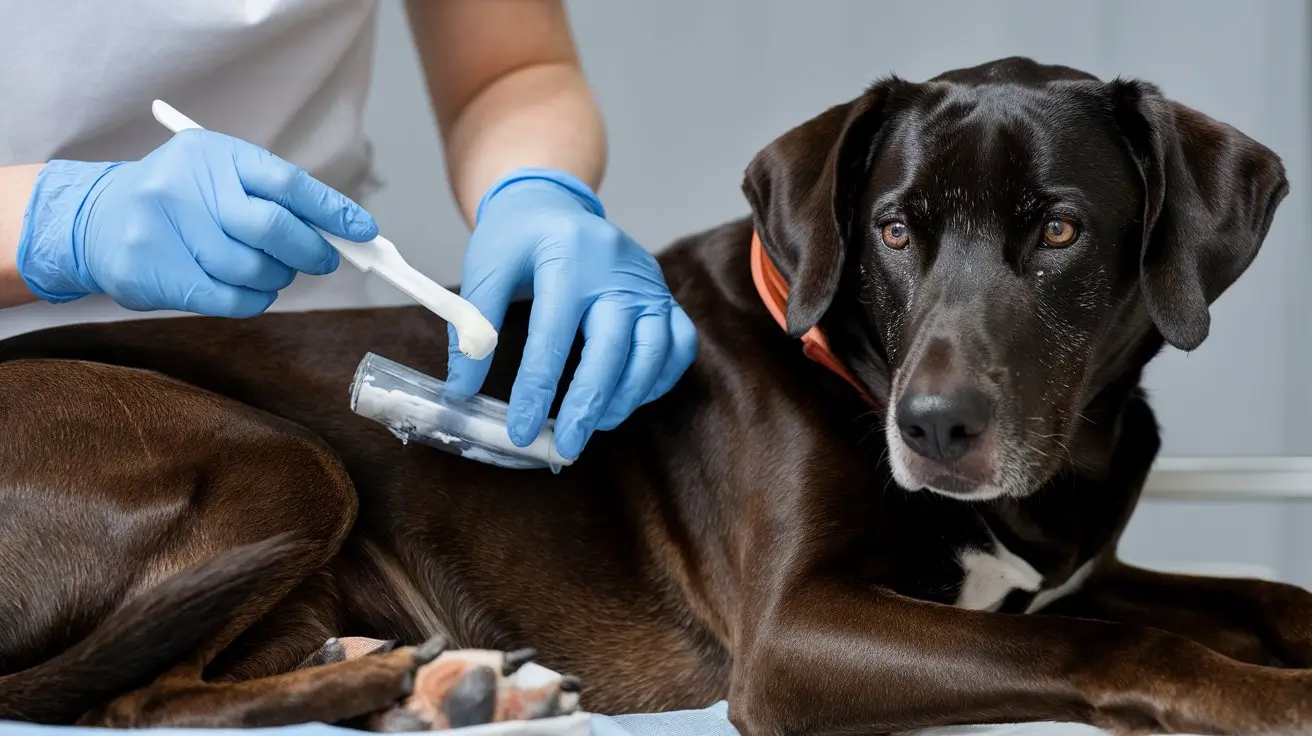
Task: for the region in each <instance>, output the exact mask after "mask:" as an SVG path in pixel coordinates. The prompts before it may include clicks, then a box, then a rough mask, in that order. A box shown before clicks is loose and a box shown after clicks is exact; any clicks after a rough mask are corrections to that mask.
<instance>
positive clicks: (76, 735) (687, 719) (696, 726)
mask: <svg viewBox="0 0 1312 736" xmlns="http://www.w3.org/2000/svg"><path fill="white" fill-rule="evenodd" d="M728 712H729V706H728V704H727V703H723V702H720V703H717V704H715V705H713V706H711V707H710V708H707V709H705V710H689V711H678V712H672V713H654V714H640V715H627V716H592V718H591V723H590V724H589V725H590V727H591V729H590V730H591V732H592V736H738V732H737V731H736V730H735V729H734V727H733V726H732V725H730V724H729V720H728ZM539 723H540V722H539ZM500 725H508V724H500ZM486 728H487V727H480V728H474V729H464V730H462V731H460V733H462V734H463V733H465V732H466V731H468V732H469V733H470V734H471V735H472V734H474V733H476V732H482V731H484V730H485V729H486ZM501 732H502V733H504V732H505V731H504V730H502V731H501ZM524 732H525V733H526V734H527V733H532V734H537V733H539V731H538V730H537V729H535V728H534V727H533V726H532V725H531V724H526V728H525V729H524ZM107 733H112V732H109V731H106V730H102V729H95V728H78V727H72V726H33V725H29V724H25V723H13V722H6V721H0V734H3V735H4V736H104V734H107ZM359 733H360V732H359V731H355V730H351V729H345V728H339V727H337V726H328V725H324V724H321V723H307V724H304V725H300V726H284V727H280V728H257V729H249V728H247V729H238V728H214V729H203V730H198V729H188V728H161V729H152V730H151V731H150V734H151V736H197V735H198V734H203V736H343V734H359Z"/></svg>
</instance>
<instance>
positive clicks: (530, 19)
mask: <svg viewBox="0 0 1312 736" xmlns="http://www.w3.org/2000/svg"><path fill="white" fill-rule="evenodd" d="M407 11H408V15H409V19H410V24H411V28H412V31H413V36H414V38H415V42H416V45H417V47H418V50H419V54H420V58H421V61H422V65H423V68H424V72H425V76H426V80H427V84H428V89H429V93H430V97H431V101H432V106H433V109H434V110H435V113H436V117H437V123H438V129H439V131H440V134H441V136H442V140H443V143H444V146H445V151H446V162H447V172H446V173H447V177H448V179H449V181H450V184H451V190H452V192H453V193H454V196H455V198H456V200H457V202H458V204H459V206H460V209H461V212H462V213H463V215H464V217H465V218H466V221H467V223H468V224H469V226H470V227H471V229H472V236H471V238H470V242H469V246H468V249H467V251H466V254H465V260H464V262H463V267H462V284H463V286H462V292H461V293H462V295H463V296H465V298H467V299H469V300H470V301H471V302H472V303H473V304H474V305H475V306H476V307H478V308H479V309H480V311H482V312H483V314H484V315H485V316H486V317H487V318H488V319H489V320H490V321H491V322H492V323H493V325H494V326H495V327H497V328H500V326H501V322H502V320H503V319H504V314H505V311H506V308H507V306H508V304H509V303H510V301H511V299H512V298H513V297H514V296H515V294H516V292H520V291H525V292H526V291H530V290H531V292H532V294H533V305H532V309H531V312H532V316H531V318H530V330H529V337H528V344H527V345H526V347H525V353H524V358H523V361H522V362H521V365H520V369H519V372H518V374H517V377H516V380H515V384H514V388H513V390H512V393H511V401H510V403H511V409H510V421H509V432H510V436H511V439H512V440H514V441H515V442H516V443H517V444H522V445H527V444H528V443H529V442H531V441H532V440H533V438H534V437H536V436H537V434H538V432H539V431H540V429H541V427H542V424H543V422H544V421H545V419H546V417H547V412H548V410H549V407H550V406H551V403H552V400H553V398H554V397H555V395H556V392H557V390H558V384H559V383H560V382H561V378H562V372H563V370H564V361H565V358H566V355H567V354H568V352H569V348H570V345H571V343H572V342H573V340H574V339H575V337H576V335H577V334H578V333H579V331H580V330H581V331H582V333H583V336H584V339H585V348H584V354H583V359H582V362H581V364H580V366H579V368H578V369H577V371H576V372H575V374H574V376H573V377H572V379H571V381H570V384H569V388H568V390H567V392H566V395H565V399H564V402H563V404H562V407H561V410H560V412H559V416H558V419H557V429H556V443H557V449H558V451H559V452H560V453H561V454H562V455H565V456H568V457H576V456H577V455H578V454H579V453H580V452H581V451H582V450H583V447H584V445H585V443H586V442H587V440H588V438H589V437H590V436H591V435H592V433H593V432H594V431H597V430H598V429H601V430H605V429H610V428H613V427H615V426H616V425H618V424H619V423H620V422H621V421H623V420H624V419H625V418H626V417H627V416H628V415H629V414H630V413H631V412H632V411H633V410H634V409H636V408H637V407H638V406H640V405H642V404H644V403H646V402H648V401H651V400H652V399H654V398H656V397H658V396H660V395H662V394H663V393H665V392H666V391H668V390H669V389H670V388H671V387H672V386H673V385H674V383H675V382H676V381H677V380H678V378H679V377H680V376H681V375H682V373H683V372H684V371H685V370H686V368H687V367H688V365H689V364H690V363H691V361H692V359H693V356H694V354H695V352H696V331H695V329H694V328H693V325H692V323H691V321H690V320H689V319H688V317H687V315H686V314H685V313H684V312H683V310H682V309H681V308H680V307H679V306H678V304H677V303H675V301H674V299H673V297H672V296H671V294H670V291H669V288H668V287H667V286H666V284H665V281H664V277H663V276H662V274H661V271H660V268H659V267H658V266H657V264H656V261H655V259H654V258H653V257H652V256H651V255H650V254H649V253H647V252H646V251H645V250H644V249H643V248H642V247H641V246H639V245H638V244H637V243H635V242H634V241H633V240H632V239H631V238H629V237H628V236H627V235H626V234H625V233H624V232H623V231H621V230H620V229H619V228H618V227H616V226H615V225H614V224H612V223H610V222H609V221H608V220H606V219H605V211H604V208H603V207H602V204H601V202H600V201H599V200H598V198H597V195H596V193H595V189H596V188H597V187H598V186H599V184H600V181H601V178H602V174H603V170H604V168H605V160H606V142H605V131H604V127H603V124H602V121H601V117H600V114H599V112H598V110H597V107H596V104H595V102H594V100H593V96H592V93H591V90H590V89H589V87H588V84H587V82H586V80H585V79H584V76H583V74H582V71H581V69H580V67H579V61H578V57H577V52H576V49H575V46H574V41H573V38H572V34H571V31H570V28H569V23H568V18H567V15H566V12H565V9H564V7H563V6H562V3H561V1H560V0H409V2H408V4H407ZM376 13H377V7H376V5H375V2H373V0H244V1H243V2H237V1H235V0H234V1H227V2H202V3H180V2H176V0H118V1H117V2H112V3H106V2H99V1H98V0H83V1H81V2H60V3H37V2H33V3H21V2H15V3H4V4H3V5H0V62H2V66H0V68H3V69H4V71H3V72H0V99H3V100H4V101H5V115H4V116H3V117H2V118H0V308H4V311H2V312H0V337H3V336H5V335H11V334H16V333H17V332H22V331H27V330H31V329H36V328H39V327H44V326H49V325H55V324H62V323H69V322H82V321H93V320H109V319H123V318H126V317H138V316H141V313H142V312H146V311H155V310H164V311H163V312H161V313H168V312H174V313H177V312H183V313H195V314H205V315H212V316H222V317H231V318H245V317H251V316H254V315H257V314H260V313H262V312H264V311H265V310H267V309H270V308H276V309H312V308H316V307H327V306H338V305H341V304H343V303H351V302H352V298H353V295H355V296H357V297H359V299H358V301H359V302H360V303H365V302H367V299H365V298H364V295H363V290H364V286H365V281H364V279H363V276H362V274H359V273H358V272H355V271H354V270H353V269H350V268H340V269H339V268H338V267H339V265H340V262H339V258H338V256H337V254H336V251H335V250H333V249H332V248H331V247H330V246H329V245H328V244H327V242H326V241H324V239H323V238H322V237H320V236H319V235H318V234H317V233H316V232H314V230H313V229H312V228H311V227H309V224H313V225H315V226H318V227H320V228H322V229H323V230H325V231H328V232H331V233H333V234H335V235H338V236H340V237H343V238H348V239H351V240H357V241H362V240H367V239H369V238H372V237H373V236H374V235H376V234H377V225H376V224H375V222H374V220H373V218H372V217H371V216H370V215H369V213H368V212H367V211H365V210H364V209H363V208H362V207H361V206H360V205H359V204H357V203H356V202H355V200H356V199H358V198H360V196H361V192H362V189H363V187H364V186H365V184H366V182H368V181H369V173H370V172H369V167H370V161H369V153H368V151H369V149H368V145H367V141H366V140H365V137H364V135H363V133H362V130H361V120H362V108H363V105H364V100H365V98H366V93H367V91H368V81H369V77H370V65H371V63H372V53H373V34H374V27H375V22H376ZM154 98H161V99H165V100H168V101H169V102H170V103H172V104H174V105H175V106H176V107H178V108H179V109H181V110H182V111H184V112H185V113H186V114H187V115H188V116H190V117H192V118H194V119H196V120H198V121H202V123H203V124H204V125H205V126H206V127H207V128H210V129H213V130H222V131H224V132H225V134H220V133H217V132H210V131H184V132H182V133H179V134H177V135H175V136H172V137H171V138H167V140H166V142H164V143H162V144H160V143H159V141H160V139H161V138H163V137H164V136H166V135H167V134H166V133H165V134H161V133H160V130H161V129H160V128H159V127H158V126H157V125H156V124H155V123H154V122H153V121H152V120H150V119H149V109H150V101H151V100H152V99H154ZM307 223H309V224H307ZM300 274H307V275H310V276H311V277H309V278H307V277H306V276H299V275H300ZM275 302H276V305H277V306H276V307H275V306H274V305H275ZM451 342H452V345H453V347H454V344H455V341H454V340H452V341H451ZM490 360H491V359H490V358H488V359H484V360H481V361H473V360H470V359H469V358H467V357H465V356H463V355H461V354H460V353H459V351H458V350H454V349H453V350H452V352H451V356H450V359H449V371H448V373H449V385H450V390H451V391H452V392H454V393H456V394H466V395H468V394H473V393H476V392H477V391H478V390H479V389H480V388H481V386H482V383H483V380H484V378H485V376H486V375H487V368H488V364H489V362H490Z"/></svg>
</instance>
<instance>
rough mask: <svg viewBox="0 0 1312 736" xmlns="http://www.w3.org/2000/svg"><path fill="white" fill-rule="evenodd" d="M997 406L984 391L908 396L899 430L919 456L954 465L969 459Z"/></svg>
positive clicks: (899, 408)
mask: <svg viewBox="0 0 1312 736" xmlns="http://www.w3.org/2000/svg"><path fill="white" fill-rule="evenodd" d="M992 418H993V404H992V403H991V402H990V401H989V398H988V397H987V396H985V395H984V393H983V392H982V391H979V390H978V389H973V388H959V389H955V390H953V391H951V392H949V393H907V394H906V395H904V396H903V397H902V400H901V401H899V402H898V404H897V427H898V429H899V430H900V431H901V432H902V439H903V440H905V441H906V443H907V445H908V446H909V447H910V448H911V449H912V450H914V451H915V452H916V453H917V454H919V455H923V456H925V457H927V458H929V459H931V460H937V461H939V462H944V463H950V462H953V461H954V460H958V459H960V458H961V456H963V455H965V454H966V452H967V451H968V450H970V448H971V447H972V446H973V445H974V444H975V441H976V440H977V439H979V437H980V435H982V434H984V431H985V430H986V429H988V428H989V421H990V420H991V419H992Z"/></svg>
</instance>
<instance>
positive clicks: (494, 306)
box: [446, 269, 516, 398]
mask: <svg viewBox="0 0 1312 736" xmlns="http://www.w3.org/2000/svg"><path fill="white" fill-rule="evenodd" d="M470 275H472V274H470ZM515 288H516V283H515V281H514V280H513V279H512V278H509V277H508V270H500V269H498V270H493V271H489V272H486V273H482V274H479V275H478V276H476V277H475V280H474V281H473V282H469V281H465V283H462V284H461V285H460V296H462V297H464V298H465V300H466V301H468V302H469V303H470V304H472V305H474V307H475V308H476V309H478V311H479V312H481V313H482V314H483V317H485V318H486V319H487V321H488V322H490V323H491V324H492V329H494V330H496V331H497V332H500V331H501V325H502V323H504V322H505V320H506V310H507V309H508V308H509V307H510V299H511V296H512V295H513V294H514V293H515ZM446 330H447V332H446V335H447V337H446V343H447V361H446V392H447V393H448V394H449V395H451V396H452V397H453V398H465V397H469V396H473V395H474V394H476V393H478V392H479V390H480V389H482V388H483V381H485V380H487V372H488V369H489V368H491V367H492V359H493V358H495V357H496V350H495V349H494V350H493V351H492V353H491V354H490V355H488V356H487V357H485V358H483V359H482V360H474V359H473V358H470V357H469V356H468V355H465V354H464V353H462V352H460V338H459V336H458V335H457V334H456V328H455V327H453V326H452V325H447V328H446Z"/></svg>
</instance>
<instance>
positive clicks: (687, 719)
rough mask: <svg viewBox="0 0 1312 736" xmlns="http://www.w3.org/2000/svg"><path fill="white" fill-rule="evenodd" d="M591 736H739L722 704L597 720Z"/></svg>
mask: <svg viewBox="0 0 1312 736" xmlns="http://www.w3.org/2000/svg"><path fill="white" fill-rule="evenodd" d="M592 736H738V731H737V729H735V728H734V727H733V726H732V725H731V724H730V723H729V705H728V703H725V702H723V701H721V702H719V703H716V704H715V705H713V706H711V707H710V708H707V709H705V710H685V711H676V712H672V713H653V714H645V715H631V716H615V717H610V716H594V717H593V719H592Z"/></svg>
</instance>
